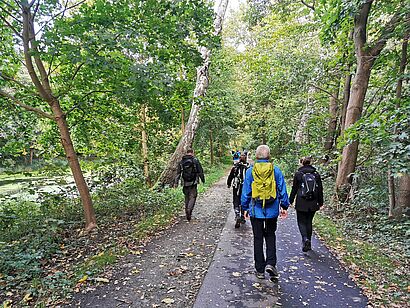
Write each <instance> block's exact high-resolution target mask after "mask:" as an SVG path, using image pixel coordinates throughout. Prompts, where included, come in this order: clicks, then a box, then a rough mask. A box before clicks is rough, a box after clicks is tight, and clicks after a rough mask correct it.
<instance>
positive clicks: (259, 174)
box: [252, 163, 276, 208]
mask: <svg viewBox="0 0 410 308" xmlns="http://www.w3.org/2000/svg"><path fill="white" fill-rule="evenodd" d="M252 176H253V182H252V199H260V200H262V207H263V208H264V207H265V201H266V200H269V199H270V198H274V199H275V198H276V181H275V172H274V167H273V164H271V163H255V165H254V166H253V169H252Z"/></svg>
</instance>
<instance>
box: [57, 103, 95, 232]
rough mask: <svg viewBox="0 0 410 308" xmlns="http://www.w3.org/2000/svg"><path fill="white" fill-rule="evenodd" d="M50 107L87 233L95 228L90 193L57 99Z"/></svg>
mask: <svg viewBox="0 0 410 308" xmlns="http://www.w3.org/2000/svg"><path fill="white" fill-rule="evenodd" d="M50 105H51V109H52V110H53V114H54V116H55V118H56V122H57V126H58V129H59V131H60V138H61V143H62V145H63V148H64V152H65V155H66V157H67V161H68V165H69V166H70V169H71V172H72V174H73V177H74V181H75V184H76V186H77V189H78V193H79V194H80V199H81V202H82V204H83V210H84V217H85V229H86V230H87V231H89V230H91V229H94V228H95V227H96V226H97V220H96V218H95V213H94V208H93V204H92V201H91V195H90V191H89V189H88V186H87V183H86V182H85V179H84V175H83V172H82V170H81V167H80V163H79V161H78V157H77V154H76V152H75V150H74V146H73V143H72V141H71V135H70V131H69V129H68V125H67V121H66V120H65V115H64V114H63V111H62V110H61V107H60V103H59V102H58V100H57V99H55V100H54V101H53V102H52V103H51V104H50Z"/></svg>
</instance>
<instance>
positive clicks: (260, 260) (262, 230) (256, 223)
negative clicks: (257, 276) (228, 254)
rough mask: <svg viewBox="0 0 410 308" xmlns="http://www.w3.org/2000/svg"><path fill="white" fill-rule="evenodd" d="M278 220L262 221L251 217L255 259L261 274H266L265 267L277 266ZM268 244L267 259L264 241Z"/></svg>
mask: <svg viewBox="0 0 410 308" xmlns="http://www.w3.org/2000/svg"><path fill="white" fill-rule="evenodd" d="M277 222H278V219H277V218H268V219H260V218H253V217H251V224H252V231H253V257H254V259H255V268H256V271H257V272H259V273H264V272H265V266H266V265H267V264H270V265H272V266H276V234H275V232H276V227H277ZM264 239H265V244H266V258H265V255H264V253H263V240H264Z"/></svg>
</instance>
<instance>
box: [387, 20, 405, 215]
mask: <svg viewBox="0 0 410 308" xmlns="http://www.w3.org/2000/svg"><path fill="white" fill-rule="evenodd" d="M407 16H408V17H410V16H409V14H408V15H407ZM409 35H410V33H409V31H407V32H406V34H405V35H404V39H403V44H402V48H401V59H400V68H399V75H400V77H399V79H398V81H397V86H396V98H397V105H396V108H397V109H400V108H401V101H400V100H401V98H402V89H403V81H404V80H403V77H402V76H403V74H404V72H405V70H406V65H407V49H408V43H409ZM394 130H395V134H397V133H398V127H397V126H396V127H395V129H394ZM389 172H390V169H389ZM388 180H389V187H390V186H391V185H392V186H393V187H394V184H395V183H394V178H393V177H392V176H391V174H389V175H388ZM391 201H393V202H389V205H390V206H389V216H393V217H399V216H401V215H402V214H403V213H406V212H407V211H408V209H409V208H410V175H409V174H408V173H404V174H400V175H399V177H398V178H397V199H396V198H394V199H393V200H391Z"/></svg>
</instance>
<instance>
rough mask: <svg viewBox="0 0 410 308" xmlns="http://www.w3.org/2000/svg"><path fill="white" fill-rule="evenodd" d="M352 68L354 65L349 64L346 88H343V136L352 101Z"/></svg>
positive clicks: (341, 119)
mask: <svg viewBox="0 0 410 308" xmlns="http://www.w3.org/2000/svg"><path fill="white" fill-rule="evenodd" d="M351 66H352V65H351V64H350V63H349V64H348V71H347V74H346V77H345V82H344V86H343V105H342V112H341V115H340V134H342V133H343V131H344V129H345V123H346V112H347V105H348V104H349V99H350V86H351V83H352V74H351V73H350V68H351Z"/></svg>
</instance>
